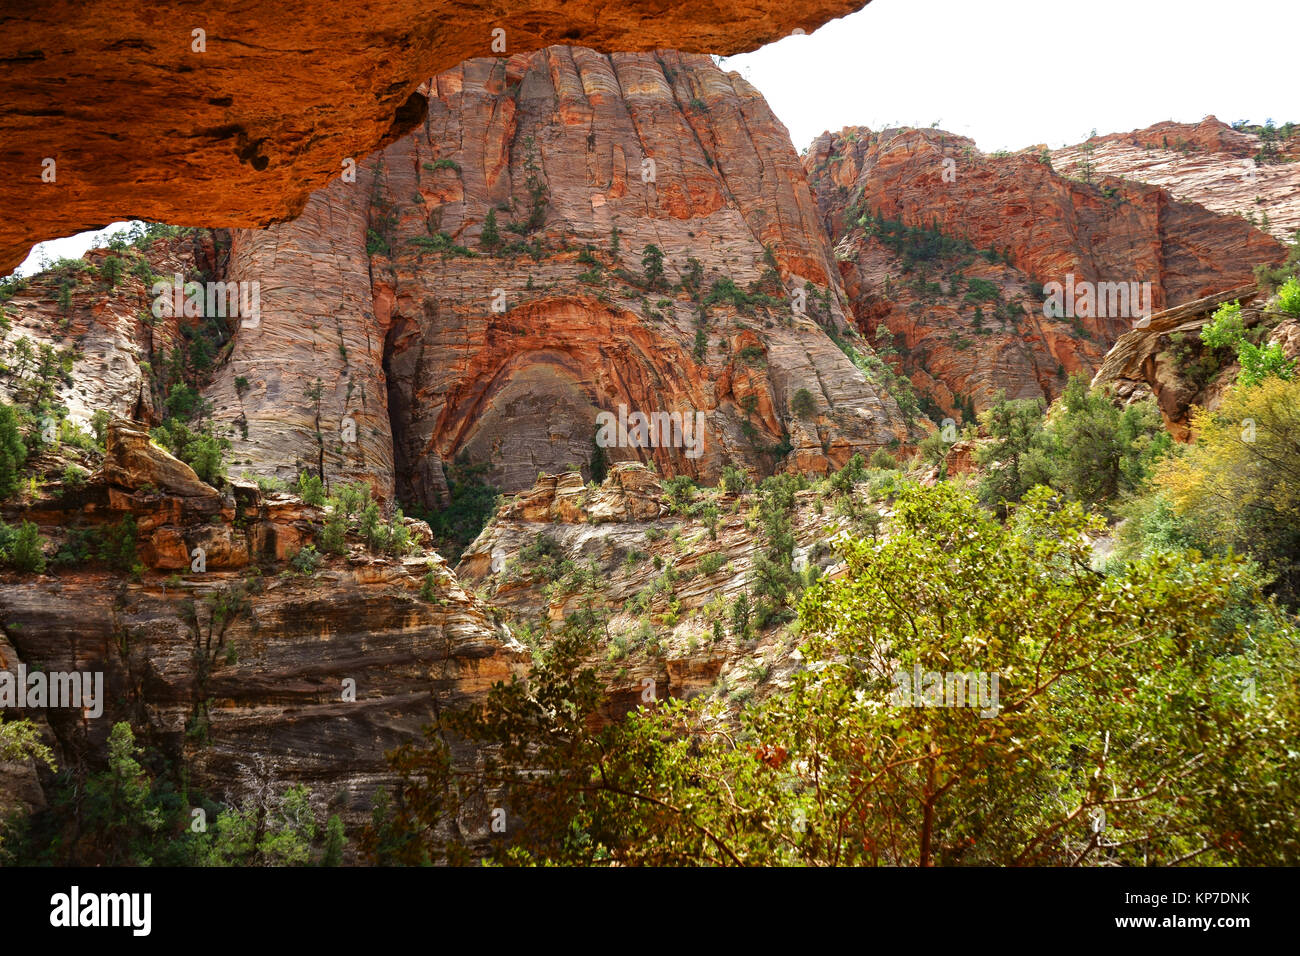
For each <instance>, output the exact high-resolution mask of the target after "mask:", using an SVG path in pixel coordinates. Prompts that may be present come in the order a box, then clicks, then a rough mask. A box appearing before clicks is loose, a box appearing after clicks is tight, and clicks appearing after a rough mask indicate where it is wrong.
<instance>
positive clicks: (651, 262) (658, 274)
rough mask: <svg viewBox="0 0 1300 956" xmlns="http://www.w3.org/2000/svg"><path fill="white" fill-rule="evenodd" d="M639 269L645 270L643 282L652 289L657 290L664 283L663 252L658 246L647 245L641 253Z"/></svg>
mask: <svg viewBox="0 0 1300 956" xmlns="http://www.w3.org/2000/svg"><path fill="white" fill-rule="evenodd" d="M641 268H643V269H645V281H646V285H648V286H649V287H650V288H652V289H657V288H659V286H660V285H661V284H662V283H663V281H664V252H663V250H662V249H660V248H659V247H658V246H655V245H648V246H646V247H645V249H644V250H643V251H642V253H641Z"/></svg>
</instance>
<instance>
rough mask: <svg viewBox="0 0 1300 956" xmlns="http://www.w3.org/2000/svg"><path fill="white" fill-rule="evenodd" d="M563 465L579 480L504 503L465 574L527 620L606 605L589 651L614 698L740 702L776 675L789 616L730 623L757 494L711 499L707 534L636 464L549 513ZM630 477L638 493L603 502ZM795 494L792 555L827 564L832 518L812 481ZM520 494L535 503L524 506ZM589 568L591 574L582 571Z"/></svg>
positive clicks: (510, 613)
mask: <svg viewBox="0 0 1300 956" xmlns="http://www.w3.org/2000/svg"><path fill="white" fill-rule="evenodd" d="M566 477H567V478H568V479H569V480H570V482H575V483H576V482H577V481H580V478H579V476H578V475H576V474H575V475H570V476H543V477H542V478H540V479H538V481H537V484H536V485H535V486H534V487H533V488H532V489H530V490H529V491H528V492H526V493H524V494H522V495H520V496H518V497H516V499H515V500H514V502H512V503H511V504H510V505H508V506H507V507H505V508H503V509H502V510H501V511H500V512H499V513H498V515H497V516H496V518H494V519H493V521H492V522H491V523H490V524H489V525H488V526H487V527H486V528H485V529H484V530H483V533H482V534H481V535H480V536H479V538H478V539H477V540H476V541H475V542H474V543H473V544H472V545H471V546H470V547H469V548H468V549H467V550H466V551H465V553H464V554H463V555H462V556H461V560H460V563H459V564H458V565H457V567H456V575H457V577H458V578H459V579H460V580H461V581H462V582H463V583H464V585H465V586H466V587H472V588H473V589H474V590H475V591H476V592H477V593H479V594H483V595H485V596H487V598H488V599H489V600H490V601H491V602H492V604H493V605H494V606H495V607H498V608H500V609H501V610H502V612H503V614H504V616H505V618H506V620H507V622H509V624H510V625H511V626H512V627H514V628H515V629H516V631H517V632H519V633H525V632H526V631H529V630H532V629H535V628H536V626H537V624H538V621H539V619H549V620H550V621H551V622H555V623H558V622H562V621H563V620H564V618H565V616H566V615H568V614H572V613H574V612H576V611H578V610H580V609H583V608H586V607H588V606H589V604H590V606H591V607H593V608H595V609H598V610H602V611H607V612H608V613H609V615H610V617H609V626H608V629H607V633H608V635H609V639H608V641H606V642H604V643H602V646H601V647H600V648H599V649H598V650H599V660H598V661H593V664H596V665H597V666H598V672H599V673H600V674H601V676H602V678H603V679H604V680H605V682H606V684H607V686H608V687H609V688H610V689H611V692H612V701H613V704H612V706H613V707H614V708H615V709H617V708H624V709H626V708H629V707H633V706H635V705H636V704H637V703H638V702H639V701H640V700H641V695H642V694H643V693H645V691H646V688H647V687H648V686H650V684H649V682H653V688H654V693H655V695H656V696H657V697H658V698H659V699H663V698H667V697H694V696H696V695H697V694H701V693H708V694H715V695H718V696H720V697H722V698H723V699H727V698H728V697H729V698H730V699H732V700H734V701H735V702H736V705H739V704H741V703H742V702H743V700H744V699H745V698H746V697H747V696H748V695H750V694H754V693H756V694H760V695H761V694H764V693H767V692H768V691H770V690H771V689H772V688H773V687H776V686H780V685H781V683H782V682H783V681H784V680H785V679H786V678H787V677H788V676H789V674H790V672H791V671H792V670H793V668H794V667H795V666H797V663H798V658H797V655H794V653H793V652H794V651H795V648H796V646H797V644H798V641H797V640H793V639H792V638H791V634H790V632H789V630H788V629H787V628H785V627H782V626H776V627H769V628H767V629H766V630H765V631H762V632H760V633H756V634H755V635H754V637H753V638H752V639H747V638H745V637H743V636H738V635H737V633H736V632H735V630H734V628H733V627H732V624H731V614H732V607H733V602H734V601H735V600H736V599H737V598H738V597H739V596H740V595H741V594H742V593H744V592H746V591H747V590H748V589H749V588H750V587H751V583H752V577H753V571H754V561H755V558H756V557H757V556H758V555H759V554H760V552H761V551H762V549H763V536H762V534H761V532H758V531H757V530H756V529H755V527H754V520H755V519H754V518H753V517H752V515H751V513H750V512H751V509H754V510H756V507H757V506H756V497H755V496H754V495H752V494H750V495H739V496H729V497H722V498H719V499H717V500H716V504H717V507H718V510H719V515H718V518H717V520H716V536H714V535H713V534H711V533H710V531H709V527H708V521H707V520H705V519H703V518H691V517H684V516H682V515H680V514H676V515H674V514H669V513H668V510H667V507H666V501H665V500H664V498H663V497H662V492H661V489H660V488H659V483H658V481H657V480H656V479H655V478H654V475H653V474H651V473H650V472H649V471H648V470H647V469H645V468H644V467H642V466H640V465H636V464H632V465H625V466H620V467H619V468H618V469H615V470H614V471H612V472H611V474H610V475H609V477H608V478H606V480H605V481H604V482H603V483H602V484H601V486H600V487H599V488H598V489H593V490H589V491H587V492H586V493H585V495H577V494H575V495H573V496H571V497H570V502H569V503H570V505H574V506H576V508H575V509H570V508H566V509H565V510H564V511H563V512H561V513H559V514H558V515H555V513H554V512H553V511H552V510H551V509H550V508H549V507H548V508H544V509H540V508H538V507H535V506H536V505H538V504H540V503H543V502H555V501H557V500H559V498H560V496H559V495H557V489H558V488H561V487H564V486H565V484H566V482H565V481H564V480H563V479H564V478H566ZM557 478H560V479H561V480H559V481H557ZM633 489H636V490H637V494H636V499H637V500H639V501H640V502H641V503H642V504H641V505H640V506H638V507H634V508H626V507H624V508H611V504H614V503H616V502H619V501H621V500H623V499H625V498H626V497H628V496H629V492H630V491H632V490H633ZM795 498H796V500H795V507H794V508H793V510H792V513H791V530H792V533H793V535H794V538H795V546H794V566H795V567H797V568H800V569H802V568H806V567H810V566H816V567H819V568H822V569H823V570H825V569H828V568H831V567H833V566H834V565H835V564H836V562H837V561H838V558H837V555H836V553H835V551H834V549H833V548H832V547H831V545H830V544H829V542H828V538H829V537H830V534H831V530H832V528H833V526H835V525H837V524H840V521H837V519H834V518H832V517H831V516H830V514H829V513H828V512H827V513H823V514H819V513H818V498H817V493H816V492H814V491H801V492H797V493H796V496H795ZM524 502H530V503H531V504H529V505H527V506H522V507H521V505H523V503H524ZM863 507H870V505H865V504H864V505H863ZM539 544H545V547H544V548H539V547H538V546H539ZM529 549H533V550H541V551H543V552H544V553H545V554H547V555H550V556H551V562H552V563H547V562H545V561H543V562H539V561H536V560H533V559H530V558H529V557H528V556H527V555H528V554H530V553H531V551H530V550H529ZM521 552H523V554H521ZM563 562H568V564H567V565H564V564H563ZM563 567H568V568H570V569H572V570H570V571H569V572H568V573H567V574H566V573H565V572H564V571H562V570H560V568H563ZM593 567H594V573H591V572H590V569H591V568H593ZM585 573H591V577H590V582H591V586H590V587H584V586H583V585H582V584H581V583H580V575H581V574H585ZM714 622H719V623H720V625H721V628H720V630H719V629H715V627H714Z"/></svg>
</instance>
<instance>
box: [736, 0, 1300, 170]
mask: <svg viewBox="0 0 1300 956" xmlns="http://www.w3.org/2000/svg"><path fill="white" fill-rule="evenodd" d="M797 2H798V0H791V3H797ZM1297 28H1300V2H1298V0H1076V2H1066V0H872V2H871V3H870V4H869V5H868V6H867V7H866V8H865V9H862V10H859V11H858V12H857V13H854V14H851V15H849V16H847V17H844V18H843V19H840V20H833V21H831V22H830V23H828V24H826V25H825V26H824V27H822V28H821V29H819V30H817V31H816V32H815V33H813V34H811V35H809V36H793V37H787V38H786V39H784V40H780V41H778V42H776V43H770V44H768V45H767V46H765V47H763V48H762V49H761V50H756V51H755V52H753V53H746V54H742V55H740V56H733V57H727V58H725V59H724V60H723V61H722V67H723V69H727V70H735V71H737V72H739V73H740V74H741V75H743V76H745V77H746V78H747V79H748V80H749V81H750V82H751V83H752V84H753V85H754V86H756V87H757V88H758V90H759V91H760V92H761V93H762V94H763V95H764V96H765V97H766V98H767V101H768V103H769V104H770V105H771V107H772V109H773V111H775V113H776V115H777V117H778V118H780V120H781V122H783V123H784V124H785V125H786V127H787V128H788V129H789V130H790V137H791V139H792V140H794V145H795V148H796V149H798V150H801V151H802V150H803V149H804V148H805V147H807V146H808V144H809V143H810V142H811V141H812V140H813V138H814V137H816V136H817V135H818V134H820V133H822V132H824V131H826V130H838V129H840V128H841V127H843V126H869V127H871V128H872V129H881V128H883V127H885V126H929V125H930V124H931V123H933V122H934V121H936V120H938V121H939V126H940V127H942V128H943V129H946V130H949V131H950V132H954V133H960V134H962V135H964V136H969V137H970V138H971V139H973V140H975V142H976V145H978V146H979V148H980V149H982V150H984V151H985V152H993V151H994V150H999V149H1007V150H1016V149H1021V148H1023V147H1026V146H1033V145H1036V144H1038V143H1046V144H1047V145H1049V146H1051V147H1052V148H1056V147H1058V146H1063V145H1066V144H1068V143H1077V142H1081V141H1082V140H1084V139H1086V138H1087V137H1088V134H1089V132H1091V130H1093V129H1094V128H1095V129H1096V130H1097V132H1098V133H1102V134H1104V133H1115V132H1122V131H1128V130H1133V129H1141V128H1142V127H1145V126H1150V125H1151V124H1152V123H1158V122H1160V121H1161V120H1177V121H1179V122H1192V123H1195V122H1198V121H1199V120H1200V119H1201V118H1202V117H1204V116H1206V115H1207V114H1210V113H1213V114H1214V115H1215V116H1217V117H1218V118H1219V119H1221V120H1223V122H1225V123H1231V122H1233V121H1234V120H1239V119H1247V120H1250V121H1251V122H1257V123H1262V122H1263V121H1264V120H1265V119H1267V118H1269V117H1272V118H1273V119H1274V120H1275V121H1276V122H1278V123H1284V122H1286V121H1288V120H1294V121H1297V122H1300V97H1297V93H1296V90H1297V86H1296V79H1295V62H1296V61H1295V50H1294V44H1295V38H1296V35H1297Z"/></svg>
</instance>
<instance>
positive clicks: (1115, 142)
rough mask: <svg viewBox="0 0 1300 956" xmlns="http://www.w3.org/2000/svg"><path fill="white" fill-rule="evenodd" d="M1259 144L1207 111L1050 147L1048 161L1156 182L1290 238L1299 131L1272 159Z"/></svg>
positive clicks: (1296, 213) (1297, 191)
mask: <svg viewBox="0 0 1300 956" xmlns="http://www.w3.org/2000/svg"><path fill="white" fill-rule="evenodd" d="M1262 147H1263V144H1262V142H1261V140H1260V137H1259V136H1258V135H1256V134H1254V133H1250V132H1245V131H1238V130H1235V129H1233V128H1232V127H1231V126H1228V125H1227V124H1226V123H1222V122H1220V121H1219V120H1218V119H1217V118H1215V117H1213V116H1207V117H1206V118H1205V119H1203V120H1202V121H1201V122H1200V123H1197V124H1194V125H1193V124H1189V123H1157V124H1156V125H1155V126H1149V127H1147V128H1146V129H1140V130H1134V131H1133V132H1131V133H1113V134H1111V135H1109V136H1098V137H1096V138H1094V139H1091V140H1088V142H1087V143H1085V144H1080V145H1078V146H1071V147H1068V148H1066V149H1058V150H1054V151H1053V152H1052V163H1053V165H1054V166H1056V167H1057V168H1058V169H1060V170H1062V171H1063V172H1070V173H1075V174H1077V173H1078V172H1079V169H1080V164H1081V163H1087V164H1090V165H1091V166H1092V167H1093V169H1095V170H1096V172H1097V173H1100V174H1104V175H1107V176H1115V177H1118V178H1123V179H1134V180H1137V181H1138V182H1142V183H1149V184H1151V185H1152V186H1160V187H1162V188H1164V189H1167V190H1168V191H1169V194H1170V195H1171V196H1174V197H1175V198H1177V199H1183V200H1187V201H1189V202H1195V203H1200V204H1201V205H1202V206H1204V207H1205V208H1206V209H1211V210H1213V211H1214V212H1218V213H1223V214H1224V215H1227V216H1245V217H1249V218H1250V221H1251V222H1252V223H1258V225H1259V227H1260V228H1261V229H1262V230H1263V231H1264V232H1267V233H1270V234H1271V235H1273V236H1274V237H1275V238H1277V239H1279V240H1281V241H1282V242H1292V241H1294V239H1295V234H1296V230H1297V229H1300V163H1297V162H1296V160H1298V159H1300V136H1297V135H1292V136H1291V138H1290V139H1286V140H1282V141H1281V142H1280V143H1278V144H1277V146H1276V158H1277V159H1278V160H1279V161H1278V162H1269V161H1266V158H1265V157H1261V156H1260V154H1261V149H1262ZM1257 157H1259V158H1257ZM1265 217H1267V222H1266V221H1265Z"/></svg>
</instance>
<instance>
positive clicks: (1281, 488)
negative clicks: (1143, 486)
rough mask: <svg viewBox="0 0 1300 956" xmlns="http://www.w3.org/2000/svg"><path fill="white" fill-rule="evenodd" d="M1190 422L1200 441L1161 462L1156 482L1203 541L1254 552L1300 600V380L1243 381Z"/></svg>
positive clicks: (1291, 598)
mask: <svg viewBox="0 0 1300 956" xmlns="http://www.w3.org/2000/svg"><path fill="white" fill-rule="evenodd" d="M1192 428H1193V430H1194V431H1195V433H1196V435H1197V439H1196V443H1195V444H1194V445H1192V446H1191V447H1190V448H1188V449H1187V450H1186V453H1185V454H1183V455H1181V456H1178V457H1175V458H1171V459H1168V460H1166V461H1165V462H1164V463H1163V464H1162V465H1161V466H1160V468H1159V469H1158V470H1157V472H1156V477H1155V485H1156V488H1157V489H1158V491H1159V492H1160V493H1161V494H1163V495H1164V496H1165V497H1166V499H1167V500H1168V501H1169V502H1170V504H1171V505H1172V508H1173V511H1174V513H1175V514H1176V515H1178V516H1179V517H1180V518H1182V519H1183V520H1184V521H1185V522H1186V523H1187V527H1188V528H1189V529H1190V533H1191V534H1193V535H1194V536H1195V537H1196V538H1197V539H1199V540H1201V541H1204V542H1207V543H1208V544H1210V545H1212V546H1214V547H1216V548H1219V549H1225V550H1226V549H1228V548H1232V549H1235V550H1236V551H1238V552H1240V553H1243V554H1248V555H1250V556H1251V557H1252V558H1254V559H1255V560H1256V561H1258V562H1259V564H1260V565H1261V566H1263V567H1264V568H1266V569H1268V571H1270V572H1271V573H1272V574H1274V575H1276V576H1277V587H1278V588H1279V590H1280V592H1281V594H1282V595H1283V597H1284V598H1285V600H1286V601H1287V602H1288V603H1289V604H1292V605H1293V606H1294V605H1295V604H1297V603H1300V482H1297V480H1296V475H1297V474H1300V382H1298V381H1287V380H1284V379H1280V378H1268V379H1265V380H1264V381H1262V382H1260V383H1259V384H1258V385H1256V386H1254V387H1246V386H1244V385H1242V384H1241V383H1240V382H1239V383H1238V384H1236V385H1235V386H1233V387H1232V388H1230V389H1228V390H1227V391H1226V392H1225V393H1224V395H1223V398H1222V400H1221V402H1220V404H1219V407H1218V409H1216V410H1215V411H1214V412H1206V411H1204V410H1197V412H1196V413H1195V415H1194V416H1193V419H1192Z"/></svg>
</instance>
